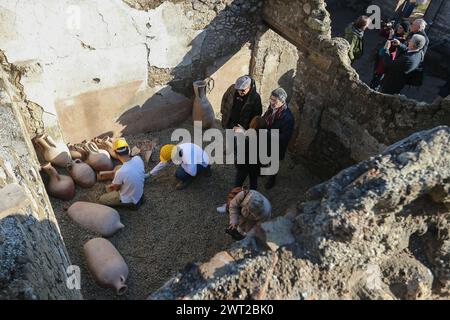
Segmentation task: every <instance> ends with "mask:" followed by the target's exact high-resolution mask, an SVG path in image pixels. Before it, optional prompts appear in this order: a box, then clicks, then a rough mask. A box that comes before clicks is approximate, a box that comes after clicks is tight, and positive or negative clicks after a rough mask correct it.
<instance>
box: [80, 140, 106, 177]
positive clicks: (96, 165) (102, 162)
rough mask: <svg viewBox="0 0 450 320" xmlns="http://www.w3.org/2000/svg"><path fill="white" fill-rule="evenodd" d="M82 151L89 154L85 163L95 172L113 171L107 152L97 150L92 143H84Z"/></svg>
mask: <svg viewBox="0 0 450 320" xmlns="http://www.w3.org/2000/svg"><path fill="white" fill-rule="evenodd" d="M84 149H85V150H86V151H87V152H88V153H89V155H88V157H87V159H86V163H87V164H88V165H90V166H91V167H92V168H93V169H94V170H95V171H110V170H112V169H113V163H112V161H111V156H110V155H109V153H108V151H106V150H101V149H99V148H98V147H97V145H96V144H95V143H93V142H87V143H85V144H84Z"/></svg>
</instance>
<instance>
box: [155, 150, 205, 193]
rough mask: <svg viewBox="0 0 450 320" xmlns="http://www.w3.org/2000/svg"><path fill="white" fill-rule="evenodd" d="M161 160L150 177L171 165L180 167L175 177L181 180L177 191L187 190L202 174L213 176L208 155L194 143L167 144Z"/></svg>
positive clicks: (160, 157)
mask: <svg viewBox="0 0 450 320" xmlns="http://www.w3.org/2000/svg"><path fill="white" fill-rule="evenodd" d="M159 159H160V161H161V162H160V163H159V164H158V165H157V166H156V167H154V168H153V169H152V170H151V171H150V176H155V175H156V174H157V173H158V172H159V171H160V170H161V169H163V168H165V167H167V166H169V165H171V164H176V165H179V166H178V168H177V170H176V172H175V177H176V178H177V180H179V182H178V184H177V186H176V189H177V190H182V189H185V188H186V187H187V186H188V185H189V184H190V183H191V182H192V180H193V179H194V178H195V177H197V176H198V175H199V174H200V173H203V174H204V175H205V176H207V177H210V176H211V166H210V164H209V157H208V155H207V154H206V153H205V151H204V150H203V149H202V148H200V147H199V146H198V145H196V144H194V143H182V144H179V145H174V144H166V145H164V146H163V147H162V148H161V151H160V153H159Z"/></svg>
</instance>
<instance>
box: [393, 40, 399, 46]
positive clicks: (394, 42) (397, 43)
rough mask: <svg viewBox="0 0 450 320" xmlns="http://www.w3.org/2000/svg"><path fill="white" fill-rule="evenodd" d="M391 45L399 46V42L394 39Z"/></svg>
mask: <svg viewBox="0 0 450 320" xmlns="http://www.w3.org/2000/svg"><path fill="white" fill-rule="evenodd" d="M391 44H392V45H393V46H399V45H400V40H398V39H394V40H392V41H391Z"/></svg>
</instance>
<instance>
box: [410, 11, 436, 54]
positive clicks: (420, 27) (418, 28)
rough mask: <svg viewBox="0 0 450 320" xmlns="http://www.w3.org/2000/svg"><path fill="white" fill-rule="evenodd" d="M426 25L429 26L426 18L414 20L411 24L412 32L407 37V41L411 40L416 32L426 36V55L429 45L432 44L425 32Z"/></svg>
mask: <svg viewBox="0 0 450 320" xmlns="http://www.w3.org/2000/svg"><path fill="white" fill-rule="evenodd" d="M426 27H427V23H426V21H425V20H423V19H416V20H414V22H413V24H412V25H411V32H410V33H409V34H408V36H407V37H406V41H409V40H411V38H412V37H413V36H414V35H416V34H419V35H421V36H423V37H425V45H424V46H423V53H424V55H425V54H427V50H428V46H429V44H430V39H429V38H428V36H427V34H426V32H425V28H426Z"/></svg>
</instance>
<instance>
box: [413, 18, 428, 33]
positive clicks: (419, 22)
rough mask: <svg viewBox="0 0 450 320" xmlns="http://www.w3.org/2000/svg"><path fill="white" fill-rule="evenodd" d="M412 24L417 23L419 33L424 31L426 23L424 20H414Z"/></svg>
mask: <svg viewBox="0 0 450 320" xmlns="http://www.w3.org/2000/svg"><path fill="white" fill-rule="evenodd" d="M414 23H417V24H418V25H419V26H420V29H419V30H420V31H424V30H425V28H426V27H427V22H426V21H425V20H424V19H416V20H414Z"/></svg>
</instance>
